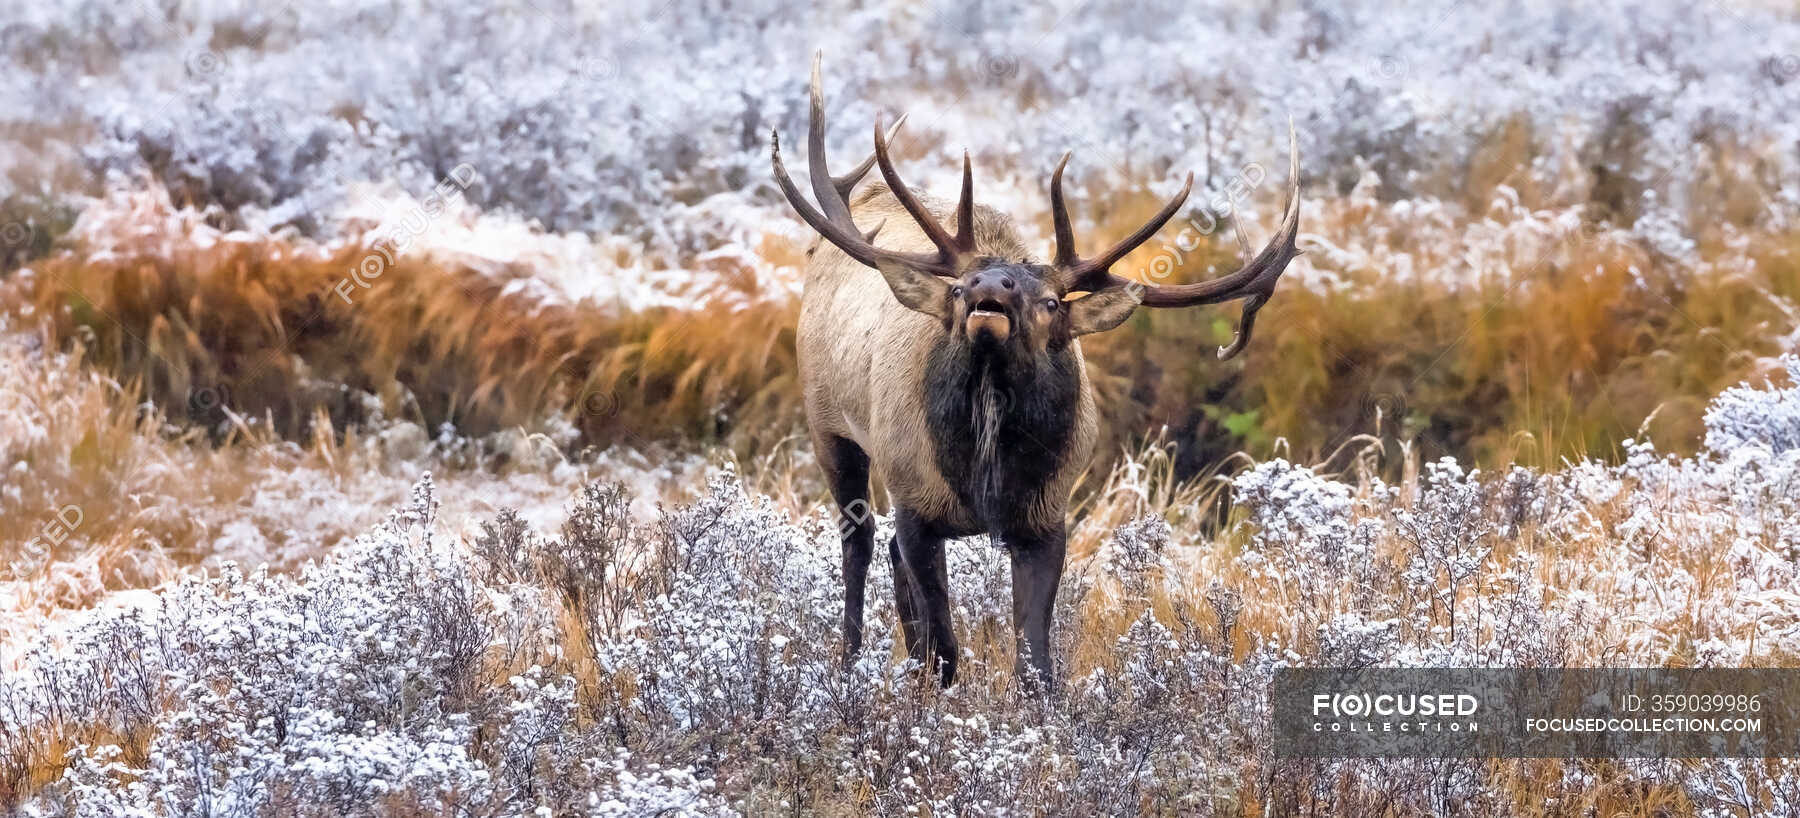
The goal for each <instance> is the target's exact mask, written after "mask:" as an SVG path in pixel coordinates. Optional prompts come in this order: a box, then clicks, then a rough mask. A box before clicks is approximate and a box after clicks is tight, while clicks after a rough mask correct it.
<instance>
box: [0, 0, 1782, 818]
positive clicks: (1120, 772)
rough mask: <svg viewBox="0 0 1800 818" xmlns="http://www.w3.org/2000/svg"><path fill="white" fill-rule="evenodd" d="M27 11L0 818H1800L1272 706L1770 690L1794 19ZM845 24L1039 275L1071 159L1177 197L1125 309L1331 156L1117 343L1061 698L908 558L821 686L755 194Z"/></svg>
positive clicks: (1189, 12) (864, 91)
mask: <svg viewBox="0 0 1800 818" xmlns="http://www.w3.org/2000/svg"><path fill="white" fill-rule="evenodd" d="M0 2H4V3H5V6H6V8H5V11H4V14H3V15H0V44H3V48H0V54H3V56H0V65H3V66H4V70H0V813H5V814H19V815H80V816H114V815H220V816H224V815H363V814H376V815H530V814H545V815H574V814H587V815H633V816H636V815H644V816H649V815H672V814H684V815H686V814H691V815H718V814H757V815H760V814H776V813H781V814H829V815H853V814H854V815H860V814H881V815H888V814H931V815H989V814H1020V815H1038V814H1056V815H1063V814H1067V815H1087V814H1146V813H1147V814H1161V815H1177V814H1179V815H1189V814H1202V815H1212V814H1233V815H1295V814H1305V815H1339V814H1388V815H1436V814H1450V815H1515V814H1520V815H1536V814H1554V815H1583V816H1586V815H1607V816H1612V815H1642V816H1652V815H1655V816H1662V815H1688V814H1700V815H1716V816H1740V815H1790V814H1800V761H1796V760H1795V759H1794V758H1783V759H1768V760H1764V759H1625V760H1600V759H1528V760H1483V759H1472V760H1471V759H1451V760H1434V759H1393V760H1361V761H1359V760H1321V761H1314V760H1297V759H1284V758H1277V757H1276V756H1275V754H1274V752H1273V750H1272V748H1271V736H1270V726H1269V714H1268V709H1269V702H1268V685H1269V682H1270V679H1271V678H1272V676H1273V674H1274V673H1275V672H1276V671H1277V670H1278V669H1280V668H1284V667H1312V666H1322V667H1369V666H1399V667H1684V668H1685V667H1700V668H1737V667H1800V257H1797V256H1796V252H1795V251H1796V249H1797V248H1800V194H1797V191H1800V154H1796V147H1795V146H1796V145H1800V117H1797V116H1796V115H1795V114H1794V111H1795V110H1800V17H1797V16H1796V15H1795V13H1794V12H1793V11H1792V10H1791V9H1785V8H1780V7H1777V6H1775V5H1774V4H1767V5H1765V4H1761V3H1755V2H1747V3H1739V2H1724V3H1717V4H1699V5H1678V4H1663V3H1658V4H1652V5H1648V6H1640V5H1636V4H1623V3H1617V4H1613V3H1602V4H1597V5H1584V6H1581V7H1566V8H1565V7H1562V6H1560V5H1555V4H1546V3H1538V2H1515V3H1506V4H1498V5H1491V6H1478V5H1477V4H1463V3H1451V2H1443V3H1423V4H1417V5H1413V6H1407V7H1403V8H1401V7H1390V6H1386V5H1383V4H1376V3H1365V2H1362V1H1361V0H1333V1H1332V2H1300V3H1293V4H1279V5H1276V6H1273V7H1258V6H1252V5H1238V4H1234V3H1215V2H1202V3H1193V2H1183V3H1173V2H1170V3H1163V2H1152V3H1149V4H1143V3H1124V2H1112V0H1096V2H1087V3H1072V2H1051V3H1044V4H1026V3H1017V2H1011V1H1010V0H1007V1H1006V2H983V3H977V4H967V3H951V2H941V3H916V4H909V3H898V2H885V0H881V1H878V2H870V3H857V2H836V0H833V2H827V3H822V4H817V5H799V4H789V3H781V2H774V0H748V2H730V3H725V2H698V3H662V2H646V3H635V2H629V3H619V4H579V3H565V2H541V1H540V0H526V2H521V3H517V4H510V3H500V4H496V5H483V6H456V5H453V6H442V5H439V4H424V3H409V2H394V3H379V2H368V1H367V0H354V1H350V0H346V1H344V2H336V1H335V0H334V2H328V3H319V4H296V5H293V6H288V7H283V8H279V9H270V8H268V7H266V6H259V5H257V4H248V3H240V2H235V0H223V1H222V2H195V3H188V2H175V0H154V1H147V2H100V1H99V0H94V1H92V2H84V1H82V0H75V1H74V2H70V3H65V4H61V5H54V6H52V5H43V4H22V3H18V2H10V1H8V0H0ZM815 51H823V53H824V59H825V63H826V65H827V67H828V71H827V74H826V76H827V93H828V99H829V100H830V106H829V109H828V113H829V117H830V124H831V127H830V132H829V133H830V139H831V145H830V147H831V150H832V155H833V157H834V161H836V162H843V163H848V162H853V161H854V160H855V159H858V158H860V157H862V156H863V155H866V153H867V151H868V150H869V142H870V125H871V123H872V122H873V121H874V120H875V117H876V115H877V114H878V113H880V114H884V115H886V116H887V118H888V119H889V120H890V121H891V120H892V119H893V118H894V117H895V116H897V115H899V114H901V113H905V114H907V116H908V119H907V122H906V124H905V126H904V128H903V129H902V131H901V132H900V135H899V136H898V137H897V141H896V158H897V159H899V160H900V162H901V163H902V164H903V165H904V168H903V171H904V173H905V174H906V176H907V178H908V179H909V180H911V181H913V183H914V184H916V185H918V186H919V187H922V188H924V189H926V190H929V191H932V192H934V193H937V194H938V195H940V196H948V195H949V193H951V192H952V189H953V188H954V186H955V184H956V183H957V173H958V171H959V168H958V167H957V164H956V160H957V159H958V158H959V157H958V154H960V152H961V151H962V150H964V149H965V148H966V149H967V150H968V151H969V152H970V154H971V156H972V158H973V162H974V165H975V173H976V179H977V188H976V190H977V198H978V200H979V201H980V202H982V203H983V204H986V205H989V206H992V207H995V208H998V209H1000V210H1002V211H1004V212H1006V213H1009V214H1011V215H1012V217H1013V218H1014V219H1015V220H1016V221H1017V222H1018V224H1019V225H1020V227H1021V228H1022V229H1023V230H1024V231H1025V233H1026V234H1027V235H1026V238H1027V239H1029V240H1030V241H1031V242H1033V243H1034V245H1033V246H1040V247H1045V248H1047V247H1048V245H1049V238H1050V233H1051V231H1050V225H1049V222H1050V220H1049V217H1048V213H1049V209H1048V207H1049V206H1048V200H1047V198H1046V186H1047V184H1048V178H1049V172H1050V170H1051V168H1053V167H1054V165H1055V162H1056V160H1057V158H1058V157H1059V156H1061V155H1062V153H1063V152H1064V151H1073V154H1074V158H1073V159H1072V160H1071V163H1070V165H1069V172H1070V174H1071V175H1070V178H1069V180H1070V182H1071V184H1072V188H1071V192H1072V197H1071V198H1072V203H1073V210H1074V212H1075V216H1076V221H1077V225H1076V227H1077V231H1078V235H1081V236H1102V235H1117V234H1121V233H1124V232H1126V231H1128V230H1129V229H1130V228H1131V227H1133V226H1135V225H1136V224H1138V223H1141V222H1142V221H1143V220H1144V219H1145V218H1146V216H1147V215H1148V214H1149V213H1150V212H1152V211H1153V210H1154V209H1155V208H1156V207H1157V206H1158V204H1160V202H1161V200H1162V199H1164V198H1166V197H1167V195H1168V194H1170V193H1171V192H1173V191H1174V190H1175V189H1176V188H1178V187H1179V185H1180V179H1181V177H1182V175H1183V174H1185V173H1187V172H1188V171H1193V172H1194V173H1195V176H1196V183H1195V184H1196V192H1195V194H1194V196H1193V197H1192V198H1191V199H1190V200H1189V204H1188V206H1187V207H1186V208H1185V209H1184V210H1183V211H1181V213H1180V215H1179V216H1178V217H1177V219H1176V220H1175V221H1174V222H1172V223H1171V224H1170V225H1169V226H1168V227H1166V228H1164V230H1163V231H1161V232H1160V233H1159V234H1158V238H1157V239H1155V240H1152V241H1151V242H1150V243H1149V244H1147V245H1145V246H1144V247H1143V248H1141V249H1140V250H1138V251H1137V252H1135V253H1134V254H1132V255H1131V256H1129V257H1128V258H1127V260H1126V261H1125V263H1123V264H1121V265H1118V266H1117V267H1116V268H1115V271H1117V272H1120V273H1122V274H1130V275H1133V276H1137V277H1140V278H1145V277H1154V278H1159V279H1164V280H1167V281H1183V282H1185V281H1198V280H1202V279H1206V278H1210V277H1214V276H1218V275H1221V274H1223V273H1226V272H1229V271H1230V270H1232V269H1234V268H1235V267H1236V265H1237V259H1238V250H1237V246H1236V240H1235V238H1234V233H1235V232H1236V230H1237V229H1239V228H1241V229H1243V230H1244V231H1245V232H1247V233H1248V234H1249V237H1250V240H1251V241H1252V242H1253V243H1254V244H1260V243H1261V241H1262V240H1263V238H1264V237H1266V236H1267V235H1268V234H1269V231H1270V230H1272V229H1273V227H1274V225H1275V223H1276V221H1277V219H1278V218H1279V217H1280V208H1281V204H1282V202H1281V197H1282V191H1283V185H1284V181H1283V178H1284V175H1285V169H1286V152H1285V151H1286V142H1285V139H1286V127H1287V123H1288V121H1289V120H1290V118H1291V119H1292V121H1293V123H1294V126H1295V129H1296V131H1297V134H1298V139H1299V149H1300V156H1301V160H1302V166H1301V170H1302V174H1301V176H1302V186H1301V195H1302V201H1303V203H1304V204H1303V210H1302V213H1303V215H1302V233H1301V239H1300V242H1299V244H1300V247H1301V249H1303V250H1304V251H1305V255H1303V256H1301V257H1300V258H1299V259H1298V260H1297V261H1296V262H1295V263H1294V264H1293V265H1292V266H1291V267H1290V268H1289V270H1288V272H1287V273H1286V275H1285V276H1284V277H1283V279H1282V283H1281V285H1280V288H1279V289H1278V290H1277V292H1276V295H1275V297H1274V299H1273V300H1272V301H1271V302H1270V303H1269V305H1268V307H1267V308H1266V309H1265V310H1264V311H1263V312H1262V313H1261V317H1260V318H1259V321H1258V324H1257V332H1256V336H1255V339H1254V340H1253V341H1252V342H1251V345H1250V347H1249V349H1248V350H1247V351H1246V352H1245V353H1244V355H1242V356H1240V357H1239V358H1237V359H1234V360H1230V361H1223V362H1222V361H1219V360H1217V359H1216V357H1215V356H1214V354H1213V350H1214V348H1215V347H1216V346H1218V345H1220V344H1222V343H1225V342H1227V341H1229V339H1230V338H1231V336H1232V331H1233V328H1234V325H1235V322H1236V320H1237V310H1236V308H1235V307H1233V306H1225V307H1219V308H1202V309H1192V310H1181V311H1159V312H1154V313H1152V312H1150V311H1146V310H1141V311H1139V313H1138V314H1137V315H1135V316H1134V317H1133V318H1131V319H1130V320H1129V321H1128V322H1127V323H1125V324H1124V325H1122V326H1120V327H1119V328H1117V329H1115V330H1112V331H1111V332H1108V333H1104V334H1100V335H1094V336H1089V337H1088V338H1087V339H1084V341H1083V344H1084V350H1085V351H1086V355H1087V367H1088V372H1089V376H1090V378H1092V380H1093V381H1094V384H1095V388H1096V392H1097V395H1098V396H1099V399H1100V401H1099V402H1100V405H1101V414H1102V418H1101V421H1102V438H1101V440H1102V442H1101V444H1100V447H1099V451H1098V452H1097V454H1096V457H1095V459H1094V463H1093V465H1092V466H1091V468H1090V469H1089V470H1088V472H1087V473H1086V474H1085V476H1084V477H1083V479H1082V481H1081V482H1080V484H1079V485H1078V486H1077V488H1076V490H1075V494H1074V500H1073V502H1072V504H1071V505H1072V509H1073V511H1072V514H1071V516H1070V520H1069V523H1070V547H1071V559H1072V562H1071V565H1070V567H1069V569H1068V571H1067V572H1066V573H1065V575H1064V578H1063V584H1062V586H1061V592H1060V594H1059V596H1058V603H1057V609H1056V617H1055V621H1056V629H1055V631H1054V635H1055V638H1056V643H1055V646H1054V653H1055V654H1056V655H1055V657H1054V658H1055V662H1056V664H1057V666H1058V676H1059V682H1058V685H1057V687H1056V690H1055V691H1054V692H1052V693H1051V694H1050V695H1048V696H1046V697H1044V698H1036V697H1032V696H1030V695H1026V694H1025V693H1024V692H1022V690H1021V686H1020V683H1019V680H1018V679H1015V678H1014V674H1013V659H1014V657H1013V640H1012V638H1011V637H1012V634H1011V618H1012V607H1011V605H1012V602H1011V595H1010V591H1009V587H1010V577H1009V570H1008V565H1007V560H1006V557H1005V555H1004V554H1003V553H1002V552H1000V551H999V550H998V549H996V548H995V547H993V546H992V545H991V544H989V542H988V541H987V540H986V539H985V538H981V537H977V538H971V539H967V540H957V541H954V542H953V543H952V544H951V545H950V548H949V551H948V561H949V569H950V570H949V575H950V579H951V585H952V599H953V601H954V603H955V606H956V608H955V619H956V630H957V633H958V636H959V639H960V641H961V644H962V646H963V651H964V652H963V656H962V669H961V671H960V675H959V681H958V683H957V684H956V685H954V686H952V687H950V688H948V689H939V688H938V687H937V686H936V685H935V684H933V683H931V681H930V680H929V674H927V673H921V672H918V671H919V668H918V667H917V663H914V662H911V661H909V660H908V659H907V658H906V652H905V650H904V648H903V646H902V645H901V644H897V643H898V642H900V641H901V640H900V637H899V633H898V629H899V626H898V623H897V614H896V611H895V609H894V602H893V585H892V577H891V575H890V572H889V569H888V566H887V563H886V560H885V558H882V557H880V556H878V557H877V559H876V560H875V567H874V570H873V572H872V574H871V577H870V588H869V592H868V598H869V611H868V616H867V621H868V633H867V636H866V637H865V638H866V640H867V647H866V649H865V650H864V652H863V653H862V655H861V657H860V658H859V659H858V660H857V661H856V662H855V663H854V664H853V665H851V666H849V667H845V666H843V664H842V663H841V637H840V635H839V634H840V632H839V619H838V617H839V616H840V614H841V606H842V597H841V588H842V577H841V574H842V569H841V566H840V562H839V560H840V546H839V543H838V528H837V518H836V516H835V513H834V510H833V508H832V505H831V501H830V499H829V497H828V495H827V493H826V489H825V487H824V484H823V482H822V479H821V474H820V470H819V468H818V465H817V463H816V460H815V456H814V453H813V452H812V451H811V446H810V444H809V443H808V442H807V437H806V434H805V428H804V425H803V421H804V419H803V416H802V412H801V408H800V401H801V395H800V382H799V375H798V370H797V363H796V353H795V338H794V327H795V322H796V318H797V315H798V311H799V306H798V305H799V300H800V294H801V291H802V268H803V267H804V265H805V263H806V260H807V252H808V249H809V247H810V246H811V245H812V242H813V240H814V238H815V234H813V233H812V232H811V231H810V230H808V229H807V227H806V225H805V224H803V223H802V222H801V221H800V220H799V219H798V218H796V217H795V216H794V214H793V212H792V210H791V209H790V208H789V207H788V205H787V203H786V202H785V201H784V200H783V198H782V195H781V193H780V192H779V191H778V190H777V189H776V187H775V185H774V183H773V181H772V178H771V175H770V170H769V134H770V131H771V130H772V129H779V131H780V133H781V136H782V145H783V155H784V156H786V155H787V151H788V147H787V146H788V145H789V143H790V140H795V141H796V142H798V140H799V139H801V137H802V136H803V134H804V131H805V121H806V120H805V117H806V99H807V96H806V81H807V76H808V68H809V62H810V60H811V58H812V55H813V54H814V52H815ZM795 164H804V162H798V163H795ZM1098 240H1099V239H1098V238H1095V239H1091V241H1096V242H1097V241H1098ZM1044 252H1046V253H1047V252H1048V250H1047V249H1046V250H1045V251H1044ZM882 498H883V492H881V491H880V490H879V489H878V491H877V499H878V501H879V500H881V499H882ZM878 505H879V503H878ZM893 531H894V520H893V518H892V517H891V516H889V512H888V510H887V509H886V508H885V507H884V508H883V509H882V512H881V513H880V515H879V516H878V518H877V542H878V543H885V542H886V541H887V539H888V538H889V537H891V536H892V535H893ZM878 550H879V549H878Z"/></svg>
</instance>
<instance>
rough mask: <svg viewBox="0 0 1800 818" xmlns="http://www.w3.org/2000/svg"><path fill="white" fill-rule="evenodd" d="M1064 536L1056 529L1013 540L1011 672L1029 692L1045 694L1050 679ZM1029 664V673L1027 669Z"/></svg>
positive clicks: (1059, 528)
mask: <svg viewBox="0 0 1800 818" xmlns="http://www.w3.org/2000/svg"><path fill="white" fill-rule="evenodd" d="M1067 549H1068V537H1067V533H1066V532H1065V531H1064V530H1063V529H1062V527H1060V526H1058V527H1057V528H1056V530H1055V531H1053V532H1051V533H1047V534H1039V535H1031V536H1025V537H1019V538H1016V539H1013V540H1012V542H1011V543H1010V547H1009V549H1008V551H1009V552H1010V554H1011V556H1012V591H1013V644H1014V645H1015V646H1016V648H1017V650H1018V658H1017V659H1015V660H1014V663H1013V673H1014V675H1016V676H1017V677H1018V678H1019V683H1020V685H1021V686H1022V687H1023V688H1024V689H1025V690H1026V691H1027V692H1031V693H1042V692H1047V691H1049V689H1050V684H1051V681H1052V679H1053V678H1054V674H1053V672H1052V665H1051V661H1050V615H1051V613H1052V610H1053V609H1054V608H1055V607H1056V587H1057V585H1058V584H1059V583H1060V582H1061V581H1062V571H1063V558H1064V555H1065V553H1066V551H1067ZM1027 665H1029V670H1028V669H1027Z"/></svg>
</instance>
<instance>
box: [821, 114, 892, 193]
mask: <svg viewBox="0 0 1800 818" xmlns="http://www.w3.org/2000/svg"><path fill="white" fill-rule="evenodd" d="M906 117H907V115H906V114H901V115H900V118H899V119H896V120H894V124H893V125H891V126H889V127H888V132H887V138H888V141H889V142H892V141H894V134H897V133H899V132H900V126H901V125H904V124H906ZM872 167H875V152H874V151H870V152H869V155H868V156H867V157H864V158H863V160H862V164H859V165H857V166H856V167H855V168H853V169H851V171H850V172H849V173H846V174H844V175H842V176H833V177H831V186H832V187H835V188H837V192H838V195H839V196H841V197H843V199H844V200H845V201H849V200H850V192H851V191H852V190H855V189H856V183H857V182H860V181H862V178H863V177H864V176H867V175H869V168H872Z"/></svg>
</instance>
